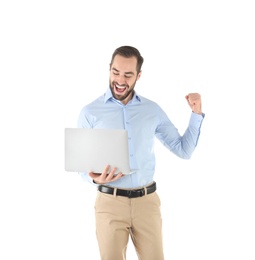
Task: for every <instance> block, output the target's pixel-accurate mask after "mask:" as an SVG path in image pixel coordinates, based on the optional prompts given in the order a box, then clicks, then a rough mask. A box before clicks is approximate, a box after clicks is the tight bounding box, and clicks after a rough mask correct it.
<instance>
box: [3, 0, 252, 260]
mask: <svg viewBox="0 0 255 260" xmlns="http://www.w3.org/2000/svg"><path fill="white" fill-rule="evenodd" d="M252 2H253V1H248V0H242V1H227V0H214V1H205V0H203V1H202V0H201V1H199V0H195V1H187V0H186V1H161V0H159V1H138V0H136V1H132V0H130V1H117V0H116V1H113V0H108V1H104V0H101V1H100V0H98V1H57V0H51V1H47V0H44V1H7V0H6V1H1V3H0V30H1V31H0V37H1V40H0V55H1V56H0V66H1V67H0V69H1V71H0V84H1V95H0V106H1V107H0V109H1V110H0V111H1V112H0V113H1V120H0V124H1V127H0V131H1V135H0V138H1V140H0V149H1V162H0V167H1V169H0V178H1V180H0V201H1V205H0V207H1V214H0V218H1V224H0V225H1V226H0V238H1V250H0V258H1V259H3V260H9V259H27V260H30V259H33V260H34V259H36V260H41V259H43V260H45V259H75V260H79V259H93V260H94V259H95V260H96V259H100V258H99V254H98V249H97V241H96V237H95V226H94V208H93V207H94V198H95V192H96V191H95V189H94V187H92V186H90V185H89V184H87V183H86V182H84V181H83V180H82V179H81V178H80V176H79V175H78V174H77V173H71V172H65V170H64V128H65V127H76V122H77V118H78V114H79V112H80V109H81V108H82V107H83V106H84V105H85V104H87V103H88V102H90V101H92V100H94V99H95V98H96V97H97V96H99V95H101V94H102V93H103V92H104V91H105V89H106V88H107V86H108V70H109V62H110V58H111V54H112V52H113V51H114V50H115V48H117V47H119V46H120V45H133V46H135V47H137V48H138V49H139V50H140V51H141V54H142V55H143V56H144V59H145V61H144V66H143V74H142V77H141V79H140V80H139V82H138V83H137V86H136V90H137V92H138V93H139V94H142V95H144V96H146V97H147V98H150V99H153V100H154V101H156V102H157V103H159V104H160V105H161V106H162V108H164V109H165V111H166V112H167V114H168V115H169V117H170V118H171V120H172V121H173V122H174V124H175V125H176V127H177V128H178V129H179V131H180V132H181V133H183V132H184V130H185V128H186V126H187V124H188V120H189V116H190V110H189V107H188V106H187V104H186V100H185V98H184V97H185V95H186V94H187V93H189V92H199V93H200V94H201V96H202V100H203V110H204V113H205V114H206V117H205V120H204V123H203V126H202V132H201V138H200V140H199V144H198V146H197V149H196V151H195V153H194V155H193V157H192V159H191V160H189V161H184V160H181V159H179V158H176V157H175V156H174V155H173V154H171V153H169V152H168V151H167V150H166V149H165V148H164V147H163V146H162V145H161V144H158V143H156V153H157V171H156V174H155V180H156V181H157V183H158V193H159V195H160V197H161V200H162V215H163V229H164V243H165V259H166V260H170V259H171V260H187V259H188V260H189V259H196V260H211V259H212V260H215V259H217V260H226V259H231V260H233V259H238V260H239V259H240V260H244V259H245V260H254V259H255V251H254V245H255V221H254V219H255V212H254V203H255V202H254V199H255V189H254V186H255V181H254V174H255V168H254V150H253V149H254V145H255V143H254V130H255V128H254V122H253V121H254V106H253V104H252V102H253V99H254V94H253V93H254V87H255V80H254V72H255V51H254V50H255V48H254V46H255V39H254V32H255V28H254V27H255V26H254V25H255V16H254V13H255V9H254V7H253V5H252ZM148 217H149V216H148ZM127 259H130V260H131V259H132V260H133V259H136V256H135V253H134V249H133V247H132V243H131V242H130V243H129V247H128V252H127Z"/></svg>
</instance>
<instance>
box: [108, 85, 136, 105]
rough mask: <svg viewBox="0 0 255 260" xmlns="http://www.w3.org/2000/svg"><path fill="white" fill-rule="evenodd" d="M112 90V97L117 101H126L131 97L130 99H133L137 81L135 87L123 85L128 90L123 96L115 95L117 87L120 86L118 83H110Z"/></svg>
mask: <svg viewBox="0 0 255 260" xmlns="http://www.w3.org/2000/svg"><path fill="white" fill-rule="evenodd" d="M109 84H110V89H111V92H112V95H113V97H114V98H115V99H117V100H119V101H123V100H125V99H127V98H128V97H129V96H130V99H131V98H132V97H133V94H134V92H135V91H134V88H135V84H136V81H135V83H134V84H133V85H131V86H129V85H121V86H125V87H126V89H125V91H124V93H123V95H122V94H117V93H115V85H118V84H117V82H115V81H113V82H111V81H110V83H109Z"/></svg>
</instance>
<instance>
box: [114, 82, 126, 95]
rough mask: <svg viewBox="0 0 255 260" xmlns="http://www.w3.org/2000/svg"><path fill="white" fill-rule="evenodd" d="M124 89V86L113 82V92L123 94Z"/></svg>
mask: <svg viewBox="0 0 255 260" xmlns="http://www.w3.org/2000/svg"><path fill="white" fill-rule="evenodd" d="M125 90H126V86H120V85H117V84H115V92H116V94H123V93H124V92H125Z"/></svg>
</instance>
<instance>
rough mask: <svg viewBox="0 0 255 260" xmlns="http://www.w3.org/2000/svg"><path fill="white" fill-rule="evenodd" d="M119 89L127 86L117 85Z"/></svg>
mask: <svg viewBox="0 0 255 260" xmlns="http://www.w3.org/2000/svg"><path fill="white" fill-rule="evenodd" d="M116 87H117V88H125V86H119V85H116Z"/></svg>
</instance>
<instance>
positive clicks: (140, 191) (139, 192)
mask: <svg viewBox="0 0 255 260" xmlns="http://www.w3.org/2000/svg"><path fill="white" fill-rule="evenodd" d="M135 194H139V195H138V196H132V195H135ZM144 195H145V190H144V189H140V190H129V191H128V198H137V197H142V196H144Z"/></svg>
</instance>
